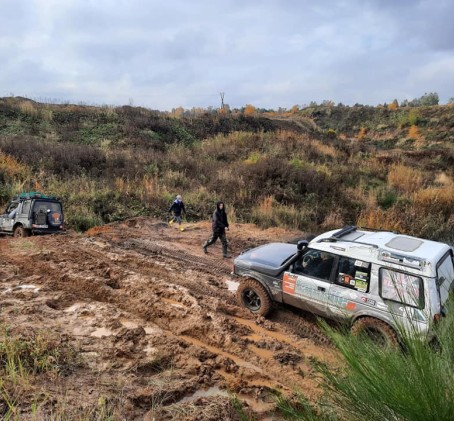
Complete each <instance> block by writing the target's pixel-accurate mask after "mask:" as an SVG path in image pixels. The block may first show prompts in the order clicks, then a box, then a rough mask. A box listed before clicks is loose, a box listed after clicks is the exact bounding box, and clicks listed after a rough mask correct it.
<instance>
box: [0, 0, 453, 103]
mask: <svg viewBox="0 0 454 421" xmlns="http://www.w3.org/2000/svg"><path fill="white" fill-rule="evenodd" d="M453 18H454V1H452V0H317V1H315V0H223V1H218V0H166V1H158V0H0V97H3V96H12V95H14V96H25V97H28V98H31V99H34V100H37V101H41V102H64V103H65V102H71V103H84V104H88V105H111V106H120V105H134V106H143V107H146V108H149V109H154V110H161V111H166V110H169V111H170V110H171V109H172V108H176V107H183V108H185V109H191V108H193V107H203V108H208V107H214V108H218V107H219V106H220V105H221V93H223V97H224V103H225V104H228V105H229V106H230V107H231V108H240V107H243V106H245V105H247V104H251V105H254V106H255V107H257V108H266V109H275V110H277V109H278V108H279V107H283V108H291V107H292V106H294V105H299V106H303V105H305V104H309V103H310V102H311V101H316V102H318V103H320V102H322V101H324V100H330V101H334V102H335V103H336V104H337V103H339V102H341V103H343V104H345V105H353V104H355V103H360V104H364V105H378V104H383V103H389V102H392V101H393V100H394V99H397V100H398V101H399V102H400V101H402V100H404V99H408V100H411V99H414V98H419V97H421V96H422V95H424V94H425V93H429V92H437V93H438V94H439V97H440V103H441V104H443V103H446V102H447V101H448V100H449V99H450V98H452V97H454V24H453Z"/></svg>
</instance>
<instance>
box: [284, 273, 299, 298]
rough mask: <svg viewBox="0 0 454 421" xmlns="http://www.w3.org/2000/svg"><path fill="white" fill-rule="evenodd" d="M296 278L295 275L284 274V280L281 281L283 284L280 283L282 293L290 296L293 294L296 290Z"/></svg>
mask: <svg viewBox="0 0 454 421" xmlns="http://www.w3.org/2000/svg"><path fill="white" fill-rule="evenodd" d="M297 278H298V277H297V276H296V275H292V274H290V273H288V272H285V273H284V279H283V281H284V282H283V283H282V289H283V291H284V292H286V293H287V294H292V295H294V294H295V289H296V280H297Z"/></svg>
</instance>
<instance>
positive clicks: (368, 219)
mask: <svg viewBox="0 0 454 421" xmlns="http://www.w3.org/2000/svg"><path fill="white" fill-rule="evenodd" d="M356 225H358V226H361V227H368V228H375V229H380V230H386V231H397V232H401V231H402V221H401V219H400V215H399V214H398V213H397V214H396V212H394V211H393V210H389V211H388V210H382V209H379V208H375V209H365V210H362V211H361V213H360V214H359V217H358V219H357V220H356Z"/></svg>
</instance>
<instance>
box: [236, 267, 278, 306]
mask: <svg viewBox="0 0 454 421" xmlns="http://www.w3.org/2000/svg"><path fill="white" fill-rule="evenodd" d="M246 279H254V280H255V281H257V282H258V283H260V285H262V287H263V288H265V290H266V292H267V293H268V294H269V296H270V297H273V292H272V291H271V288H270V286H269V285H268V284H267V283H266V282H265V281H264V280H263V279H261V278H260V276H257V275H255V274H246V273H245V274H243V275H241V279H240V282H241V281H245V280H246ZM273 301H274V300H273Z"/></svg>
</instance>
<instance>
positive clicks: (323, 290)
mask: <svg viewBox="0 0 454 421" xmlns="http://www.w3.org/2000/svg"><path fill="white" fill-rule="evenodd" d="M317 290H318V291H322V292H325V291H326V288H323V287H317Z"/></svg>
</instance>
